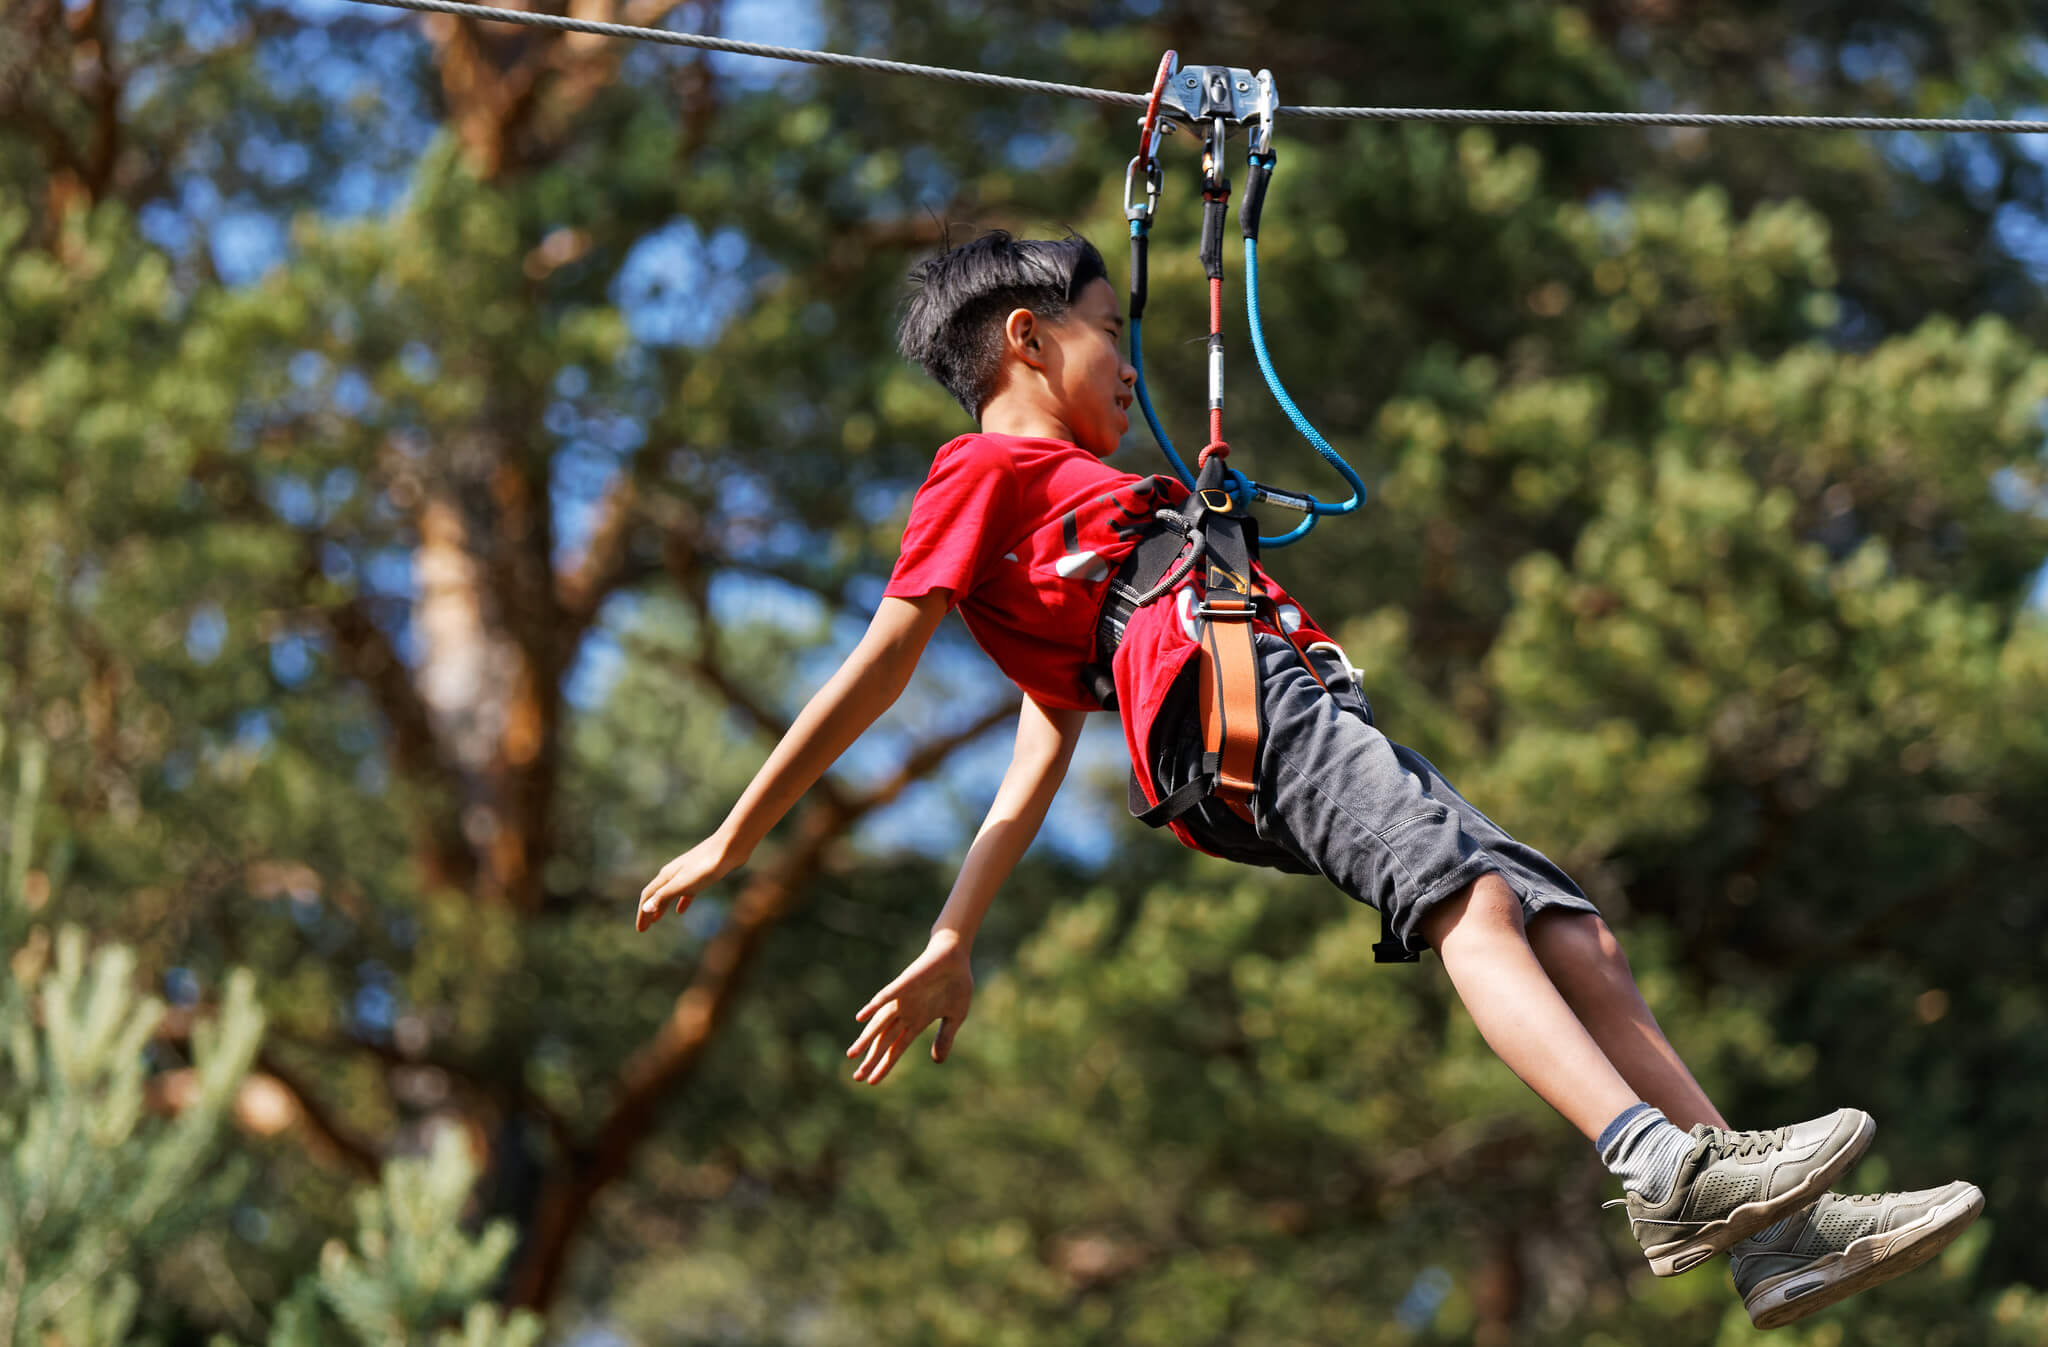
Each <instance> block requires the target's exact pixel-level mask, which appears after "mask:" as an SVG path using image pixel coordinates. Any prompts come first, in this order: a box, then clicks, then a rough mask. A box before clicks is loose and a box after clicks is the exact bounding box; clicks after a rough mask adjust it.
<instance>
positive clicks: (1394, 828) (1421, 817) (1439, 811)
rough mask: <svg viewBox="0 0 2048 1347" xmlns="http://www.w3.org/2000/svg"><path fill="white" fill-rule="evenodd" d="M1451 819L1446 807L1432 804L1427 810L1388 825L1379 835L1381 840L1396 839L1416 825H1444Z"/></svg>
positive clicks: (1448, 808) (1416, 812)
mask: <svg viewBox="0 0 2048 1347" xmlns="http://www.w3.org/2000/svg"><path fill="white" fill-rule="evenodd" d="M1450 817H1451V811H1450V807H1449V806H1448V805H1441V804H1432V805H1431V806H1429V808H1427V809H1418V810H1416V811H1415V812H1414V813H1412V814H1409V815H1407V816H1406V817H1404V818H1397V819H1395V820H1394V821H1393V822H1392V823H1389V824H1388V825H1387V826H1386V828H1385V829H1384V830H1383V831H1382V832H1381V833H1380V836H1381V837H1382V838H1390V837H1397V836H1399V835H1400V834H1401V833H1403V832H1406V831H1407V830H1408V829H1410V828H1412V827H1414V826H1415V825H1416V824H1418V823H1444V822H1446V821H1447V820H1449V818H1450Z"/></svg>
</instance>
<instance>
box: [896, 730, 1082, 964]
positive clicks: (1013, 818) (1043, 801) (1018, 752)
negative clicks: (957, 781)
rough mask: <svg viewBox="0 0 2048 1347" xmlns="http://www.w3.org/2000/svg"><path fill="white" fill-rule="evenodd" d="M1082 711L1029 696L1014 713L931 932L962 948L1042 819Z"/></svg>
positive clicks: (1070, 754)
mask: <svg viewBox="0 0 2048 1347" xmlns="http://www.w3.org/2000/svg"><path fill="white" fill-rule="evenodd" d="M1087 717H1088V713H1087V712H1086V711H1048V710H1046V709H1045V708H1044V707H1042V706H1040V705H1039V704H1038V703H1037V702H1034V701H1032V700H1031V699H1030V698H1029V697H1026V698H1025V699H1024V707H1023V709H1022V710H1021V711H1020V712H1019V713H1018V715H1017V744H1016V747H1015V748H1013V749H1012V750H1011V752H1010V766H1009V770H1007V771H1005V772H1004V773H1003V783H1002V785H1001V786H999V787H997V788H996V798H995V801H994V802H993V803H992V804H990V805H989V808H988V817H987V818H985V819H983V820H982V824H981V829H980V831H978V832H976V833H975V835H974V843H973V845H971V846H969V847H968V848H967V857H966V859H965V860H963V861H961V863H960V874H959V876H958V877H957V878H956V879H954V881H953V891H952V893H951V894H950V895H949V896H948V897H947V898H946V906H945V907H944V908H943V909H942V910H941V911H940V912H939V917H938V920H937V921H935V922H933V923H932V934H933V935H934V936H937V935H939V934H940V933H942V932H945V933H950V934H951V935H952V936H953V938H954V939H955V941H956V942H957V943H958V944H959V945H960V947H961V949H962V950H963V951H964V950H966V949H967V948H968V947H969V946H971V945H973V943H974V933H975V932H976V931H977V930H979V929H980V927H981V919H982V917H984V916H985V915H987V913H988V905H989V903H990V902H991V901H992V900H993V899H994V898H995V896H996V890H997V889H999V888H1001V887H1002V883H1003V881H1004V880H1005V879H1008V878H1009V877H1010V872H1011V871H1012V870H1014V869H1016V868H1017V860H1018V858H1019V857H1021V856H1022V855H1023V854H1024V850H1025V848H1026V847H1029V846H1030V845H1031V839H1032V838H1034V837H1036V836H1037V835H1038V829H1039V828H1040V826H1041V825H1043V824H1044V822H1045V813H1046V810H1048V809H1050V808H1051V807H1052V800H1053V796H1055V795H1057V794H1058V793H1059V789H1060V783H1061V782H1062V781H1064V780H1065V779H1066V776H1067V768H1068V766H1069V765H1070V764H1072V762H1073V761H1074V746H1075V745H1076V744H1078V743H1079V742H1080V739H1081V726H1082V724H1083V723H1084V722H1085V721H1086V720H1087Z"/></svg>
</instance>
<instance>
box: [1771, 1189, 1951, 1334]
mask: <svg viewBox="0 0 2048 1347" xmlns="http://www.w3.org/2000/svg"><path fill="white" fill-rule="evenodd" d="M1983 1210H1984V1194H1983V1193H1981V1192H1979V1191H1978V1190H1977V1186H1976V1185H1975V1184H1972V1183H1960V1182H1958V1183H1951V1184H1949V1185H1948V1186H1947V1187H1946V1188H1929V1189H1926V1190H1924V1191H1922V1192H1917V1193H1863V1194H1858V1195H1857V1196H1855V1197H1838V1196H1836V1195H1835V1194H1834V1193H1829V1194H1827V1195H1826V1196H1825V1197H1823V1198H1821V1200H1820V1201H1818V1202H1816V1203H1814V1204H1813V1205H1812V1206H1811V1207H1808V1208H1807V1209H1806V1210H1805V1211H1803V1212H1800V1213H1799V1214H1798V1215H1796V1216H1792V1217H1789V1218H1787V1219H1786V1220H1783V1221H1780V1222H1778V1224H1777V1225H1775V1226H1773V1227H1772V1228H1770V1229H1768V1230H1766V1231H1764V1232H1763V1233H1762V1234H1760V1235H1758V1236H1757V1237H1756V1238H1754V1239H1750V1240H1746V1241H1744V1242H1743V1243H1741V1244H1739V1245H1737V1246H1736V1247H1735V1248H1734V1249H1733V1250H1731V1251H1730V1252H1731V1253H1732V1254H1733V1255H1734V1257H1733V1259H1732V1260H1731V1261H1732V1262H1733V1263H1734V1266H1735V1290H1736V1292H1737V1293H1738V1294H1739V1295H1741V1297H1742V1304H1743V1307H1744V1308H1745V1309H1747V1310H1748V1311H1749V1319H1750V1322H1751V1323H1753V1324H1755V1325H1756V1326H1757V1327H1758V1328H1782V1327H1783V1326H1784V1325H1786V1324H1789V1323H1791V1322H1792V1321H1793V1320H1795V1319H1804V1318H1805V1317H1806V1316H1807V1315H1809V1314H1812V1313H1813V1312H1814V1311H1815V1310H1820V1309H1826V1308H1827V1307H1828V1306H1829V1305H1832V1304H1834V1303H1835V1302H1836V1301H1838V1300H1841V1299H1843V1298H1845V1297H1847V1296H1852V1295H1855V1294H1856V1293H1857V1292H1858V1291H1861V1290H1865V1289H1866V1288H1868V1287H1872V1286H1875V1285H1877V1284H1878V1283H1879V1282H1886V1281H1890V1280H1891V1279H1892V1278H1894V1277H1896V1276H1898V1275H1899V1274H1900V1273H1902V1272H1911V1271H1912V1270H1913V1269H1914V1268H1916V1267H1919V1266H1920V1265H1921V1264H1922V1263H1924V1262H1926V1261H1927V1260H1928V1259H1930V1258H1932V1257H1934V1255H1936V1254H1938V1253H1940V1252H1941V1251H1942V1250H1943V1249H1945V1248H1947V1247H1948V1246H1949V1242H1950V1241H1951V1240H1953V1239H1955V1237H1956V1236H1957V1235H1960V1234H1962V1233H1963V1231H1964V1230H1965V1229H1967V1228H1968V1227H1969V1224H1970V1222H1972V1221H1974V1220H1976V1219H1977V1216H1978V1213H1980V1212H1982V1211H1983Z"/></svg>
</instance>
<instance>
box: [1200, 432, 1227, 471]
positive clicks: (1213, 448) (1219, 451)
mask: <svg viewBox="0 0 2048 1347" xmlns="http://www.w3.org/2000/svg"><path fill="white" fill-rule="evenodd" d="M1229 457H1230V446H1229V445H1228V444H1226V443H1224V442H1223V441H1222V440H1211V441H1209V442H1208V443H1207V444H1205V445H1203V446H1202V452H1201V453H1199V454H1197V455H1195V470H1196V471H1197V472H1199V471H1201V470H1202V469H1203V468H1206V467H1208V466H1209V460H1210V459H1212V458H1229Z"/></svg>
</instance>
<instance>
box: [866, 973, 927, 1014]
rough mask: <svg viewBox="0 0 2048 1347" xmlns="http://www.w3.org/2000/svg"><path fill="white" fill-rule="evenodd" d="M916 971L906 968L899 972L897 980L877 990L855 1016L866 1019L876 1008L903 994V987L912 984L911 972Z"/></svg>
mask: <svg viewBox="0 0 2048 1347" xmlns="http://www.w3.org/2000/svg"><path fill="white" fill-rule="evenodd" d="M916 971H917V970H916V969H915V968H906V969H904V970H903V971H902V972H901V973H898V974H897V975H896V980H895V981H894V982H892V983H890V984H889V985H888V986H886V987H884V988H882V990H880V991H878V992H876V993H875V994H874V995H873V996H870V997H869V998H868V1003H867V1004H866V1005H864V1006H862V1007H861V1008H860V1009H859V1010H856V1011H855V1012H854V1013H853V1017H854V1018H855V1019H857V1020H864V1019H866V1018H867V1017H868V1016H870V1015H872V1014H874V1013H875V1011H876V1010H878V1009H880V1008H881V1007H883V1006H885V1005H887V1004H889V1003H890V1002H891V1001H893V1000H895V999H896V998H897V997H899V996H901V995H902V994H903V989H904V988H905V987H907V986H909V985H910V977H911V974H912V973H914V972H916Z"/></svg>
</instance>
